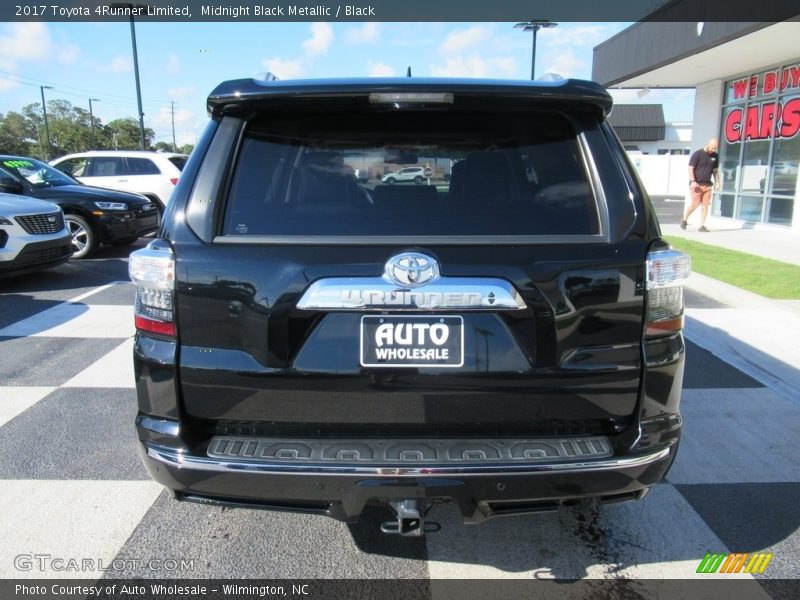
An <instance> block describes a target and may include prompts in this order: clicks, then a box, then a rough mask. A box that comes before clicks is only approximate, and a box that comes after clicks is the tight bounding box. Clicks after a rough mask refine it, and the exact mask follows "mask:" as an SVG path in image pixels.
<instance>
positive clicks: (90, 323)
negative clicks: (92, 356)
mask: <svg viewBox="0 0 800 600" xmlns="http://www.w3.org/2000/svg"><path fill="white" fill-rule="evenodd" d="M134 333H135V329H134V325H133V306H124V305H120V306H117V305H105V304H76V303H71V302H65V303H63V304H59V305H57V306H54V307H53V308H48V309H47V310H44V311H42V312H40V313H37V314H35V315H33V316H31V317H28V318H27V319H23V320H22V321H17V322H16V323H12V324H11V325H9V326H8V327H4V328H3V329H0V336H11V337H26V336H39V337H67V338H127V337H131V336H132V335H133V334H134Z"/></svg>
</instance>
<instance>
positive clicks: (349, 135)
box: [221, 111, 600, 238]
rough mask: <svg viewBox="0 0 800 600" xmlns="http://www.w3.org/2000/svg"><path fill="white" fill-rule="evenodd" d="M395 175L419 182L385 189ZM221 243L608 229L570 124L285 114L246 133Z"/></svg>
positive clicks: (456, 116) (432, 115)
mask: <svg viewBox="0 0 800 600" xmlns="http://www.w3.org/2000/svg"><path fill="white" fill-rule="evenodd" d="M391 173H403V174H409V175H410V174H413V175H416V177H408V178H406V179H403V180H397V181H392V182H388V183H387V175H389V174H391ZM420 174H421V175H423V176H422V177H419V175H420ZM221 233H222V234H223V235H228V236H247V235H259V236H350V237H359V236H392V237H398V236H399V237H403V236H412V237H415V236H436V237H443V238H446V237H450V236H491V237H497V236H545V235H547V236H552V235H598V234H600V225H599V215H598V207H597V201H596V199H595V196H594V193H593V189H592V186H591V185H590V183H589V177H588V174H587V172H586V168H585V162H584V160H583V156H582V152H581V148H580V145H579V143H578V139H577V134H576V132H575V130H574V129H573V127H572V124H571V122H570V121H569V120H568V119H567V118H566V117H565V116H564V115H562V114H560V113H555V112H553V113H550V112H547V113H544V112H522V113H520V112H517V113H512V114H491V113H489V114H486V113H483V114H480V115H476V114H464V113H459V112H456V111H453V112H444V113H440V112H422V111H420V112H413V111H409V112H398V113H387V112H382V113H357V112H350V113H343V114H337V115H335V116H334V115H331V114H325V115H322V114H320V115H308V114H304V115H302V116H301V115H298V114H291V113H288V114H279V113H277V114H269V115H266V114H265V115H263V116H260V117H257V118H255V119H253V120H252V121H251V122H250V124H249V127H248V128H247V130H246V131H245V134H244V137H243V140H242V142H241V144H240V147H239V151H238V155H237V158H236V162H235V166H234V169H233V176H232V178H231V183H230V186H229V189H228V193H227V202H226V205H225V211H224V218H223V222H222V226H221Z"/></svg>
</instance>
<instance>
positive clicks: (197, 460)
mask: <svg viewBox="0 0 800 600" xmlns="http://www.w3.org/2000/svg"><path fill="white" fill-rule="evenodd" d="M145 446H146V449H147V456H149V457H150V458H152V459H153V460H156V461H158V462H160V463H162V464H164V465H167V466H170V467H175V468H178V469H189V470H196V471H213V472H217V473H237V472H244V473H283V474H299V475H304V474H308V475H311V474H330V475H371V476H381V475H386V476H392V477H398V476H399V477H420V476H424V477H431V476H437V475H485V474H492V473H504V474H511V475H513V474H526V473H531V474H532V473H560V472H565V473H567V472H568V473H576V472H591V471H611V470H617V469H626V468H633V467H643V466H647V465H649V464H651V463H654V462H657V461H659V460H661V459H663V458H666V457H667V456H669V453H670V448H663V449H661V450H659V451H658V452H653V453H651V454H644V455H641V456H626V457H621V458H606V459H599V460H590V461H583V462H560V463H549V464H524V465H519V464H509V463H503V464H492V465H459V466H449V465H448V466H436V467H421V466H415V467H405V466H400V467H398V466H393V465H384V466H358V465H329V464H328V465H326V464H319V463H315V464H304V465H288V464H276V463H270V462H268V461H253V460H249V461H248V460H224V459H219V458H209V457H206V456H194V455H191V454H187V453H185V452H183V451H181V450H177V449H175V448H170V447H167V446H162V445H160V444H154V443H150V442H146V443H145Z"/></svg>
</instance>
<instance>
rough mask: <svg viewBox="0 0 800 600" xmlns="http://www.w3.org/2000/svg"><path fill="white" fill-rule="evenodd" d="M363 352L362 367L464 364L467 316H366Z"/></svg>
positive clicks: (362, 337)
mask: <svg viewBox="0 0 800 600" xmlns="http://www.w3.org/2000/svg"><path fill="white" fill-rule="evenodd" d="M360 354H361V366H362V367H461V366H463V365H464V319H463V318H462V317H459V316H452V315H448V316H444V315H442V316H415V315H407V316H385V315H384V316H379V315H365V316H363V317H361V350H360Z"/></svg>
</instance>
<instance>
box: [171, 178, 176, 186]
mask: <svg viewBox="0 0 800 600" xmlns="http://www.w3.org/2000/svg"><path fill="white" fill-rule="evenodd" d="M170 181H171V182H172V185H178V178H177V177H171V178H170Z"/></svg>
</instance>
